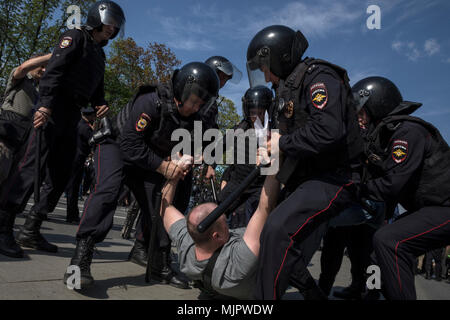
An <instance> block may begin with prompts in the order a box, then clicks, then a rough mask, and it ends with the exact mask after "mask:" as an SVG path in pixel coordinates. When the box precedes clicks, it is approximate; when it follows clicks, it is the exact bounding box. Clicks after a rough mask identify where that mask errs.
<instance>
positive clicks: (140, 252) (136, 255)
mask: <svg viewBox="0 0 450 320" xmlns="http://www.w3.org/2000/svg"><path fill="white" fill-rule="evenodd" d="M147 257H148V256H147V246H146V245H145V242H142V241H139V240H138V239H136V241H135V242H134V246H133V249H131V251H130V255H129V256H128V260H129V261H131V262H133V263H136V264H138V265H140V266H142V267H146V266H147V260H148V258H147Z"/></svg>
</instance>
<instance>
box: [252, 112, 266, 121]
mask: <svg viewBox="0 0 450 320" xmlns="http://www.w3.org/2000/svg"><path fill="white" fill-rule="evenodd" d="M248 113H249V116H250V120H252V122H253V123H255V121H256V119H257V118H259V120H260V121H261V123H264V116H265V113H266V110H264V109H250V110H249V111H248Z"/></svg>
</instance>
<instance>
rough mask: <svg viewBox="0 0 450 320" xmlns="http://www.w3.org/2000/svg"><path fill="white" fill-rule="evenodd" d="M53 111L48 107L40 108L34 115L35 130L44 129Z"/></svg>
mask: <svg viewBox="0 0 450 320" xmlns="http://www.w3.org/2000/svg"><path fill="white" fill-rule="evenodd" d="M51 115H52V110H50V109H48V108H46V107H40V108H39V109H38V110H37V111H36V113H35V114H34V120H33V126H34V128H35V129H38V128H40V127H42V126H43V125H44V124H46V123H47V121H48V120H49V119H50V116H51Z"/></svg>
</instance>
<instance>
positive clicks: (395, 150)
mask: <svg viewBox="0 0 450 320" xmlns="http://www.w3.org/2000/svg"><path fill="white" fill-rule="evenodd" d="M407 156H408V142H407V141H403V140H395V141H394V144H393V145H392V159H394V161H395V162H396V163H402V162H403V161H405V160H406V157H407Z"/></svg>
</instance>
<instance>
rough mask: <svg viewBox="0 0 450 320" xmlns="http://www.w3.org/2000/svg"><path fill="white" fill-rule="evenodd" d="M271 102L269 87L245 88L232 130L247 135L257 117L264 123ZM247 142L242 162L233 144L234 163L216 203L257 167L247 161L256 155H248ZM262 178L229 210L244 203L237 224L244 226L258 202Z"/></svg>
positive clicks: (247, 140) (249, 149)
mask: <svg viewBox="0 0 450 320" xmlns="http://www.w3.org/2000/svg"><path fill="white" fill-rule="evenodd" d="M272 102H273V93H272V90H270V89H269V88H267V87H266V86H257V87H255V88H250V89H248V90H247V91H246V92H245V95H244V97H242V109H243V115H244V119H243V120H242V121H241V122H240V123H239V124H238V125H237V126H236V127H235V128H234V129H235V130H238V129H242V130H244V132H243V134H244V135H246V134H245V133H246V131H247V130H249V129H254V128H255V126H254V123H255V122H256V121H257V120H259V123H260V124H261V125H262V124H264V123H265V120H268V119H266V112H267V111H268V110H269V108H270V106H271V105H272ZM249 137H251V135H249ZM254 138H255V140H254V141H255V142H256V141H257V140H256V136H254ZM249 142H250V141H249V139H246V140H245V149H244V150H245V159H244V160H245V163H237V162H238V159H239V158H238V156H237V153H238V151H240V150H242V149H241V148H240V146H238V145H237V143H236V144H235V146H234V152H235V159H234V160H235V161H234V163H235V164H233V165H231V167H230V168H231V169H229V170H230V171H231V174H230V179H229V180H228V182H227V185H226V186H225V188H224V189H223V190H222V191H221V192H220V193H219V197H218V200H219V203H221V202H222V201H224V200H225V199H226V198H227V197H228V196H229V195H230V194H231V193H232V192H233V191H234V190H236V188H237V186H239V185H240V184H241V183H242V182H243V181H244V180H245V178H246V177H247V176H248V175H249V174H250V173H251V172H252V171H253V169H254V168H255V166H256V165H255V164H250V160H251V159H256V154H255V155H253V156H251V155H250V151H251V146H250V145H249ZM255 151H256V149H255ZM264 178H265V177H264V176H260V177H259V178H257V179H256V180H255V181H254V182H253V183H252V184H251V185H250V186H249V187H248V188H247V189H246V190H245V192H244V193H243V194H242V195H241V196H240V197H239V198H238V199H236V201H235V202H234V203H233V204H232V206H231V207H230V209H229V210H230V212H233V211H234V210H235V209H236V208H238V207H239V206H241V205H243V204H245V208H244V219H238V220H240V221H242V223H241V224H240V225H239V227H246V226H247V224H248V222H249V221H250V218H251V216H252V214H253V212H255V210H256V208H257V206H258V203H259V197H260V194H261V188H262V186H263V185H264Z"/></svg>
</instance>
